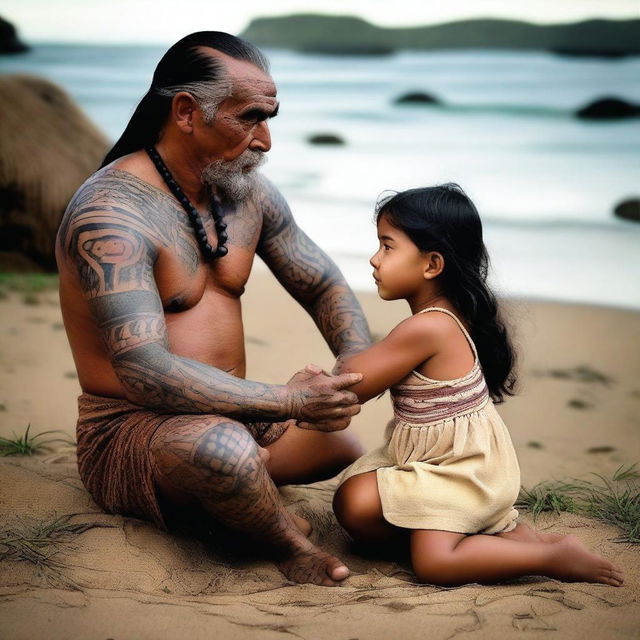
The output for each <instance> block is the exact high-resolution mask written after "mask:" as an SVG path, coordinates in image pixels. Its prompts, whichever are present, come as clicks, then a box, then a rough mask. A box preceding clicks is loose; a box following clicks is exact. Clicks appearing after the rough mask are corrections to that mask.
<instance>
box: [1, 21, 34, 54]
mask: <svg viewBox="0 0 640 640" xmlns="http://www.w3.org/2000/svg"><path fill="white" fill-rule="evenodd" d="M25 51H29V47H28V46H27V45H26V44H25V43H24V42H22V41H21V40H20V38H18V34H17V33H16V28H15V27H14V26H13V25H12V24H11V23H10V22H7V21H6V20H4V19H3V18H0V53H24V52H25Z"/></svg>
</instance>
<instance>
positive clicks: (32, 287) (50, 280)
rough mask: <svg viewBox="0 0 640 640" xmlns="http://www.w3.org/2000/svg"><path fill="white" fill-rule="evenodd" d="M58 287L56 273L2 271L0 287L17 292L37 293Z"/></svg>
mask: <svg viewBox="0 0 640 640" xmlns="http://www.w3.org/2000/svg"><path fill="white" fill-rule="evenodd" d="M57 288H58V274H56V273H0V289H1V290H5V291H13V292H15V293H24V294H37V293H42V292H43V291H53V290H55V289H57Z"/></svg>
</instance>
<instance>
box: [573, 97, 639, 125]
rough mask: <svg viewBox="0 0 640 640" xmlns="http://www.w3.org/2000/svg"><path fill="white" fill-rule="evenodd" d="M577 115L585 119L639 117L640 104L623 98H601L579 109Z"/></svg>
mask: <svg viewBox="0 0 640 640" xmlns="http://www.w3.org/2000/svg"><path fill="white" fill-rule="evenodd" d="M576 116H577V117H578V118H582V119H584V120H619V119H621V118H637V117H638V116H640V106H639V105H637V104H633V103H631V102H627V101H626V100H621V99H620V98H612V97H606V98H600V99H599V100H595V101H594V102H592V103H590V104H588V105H586V106H585V107H582V109H578V111H576Z"/></svg>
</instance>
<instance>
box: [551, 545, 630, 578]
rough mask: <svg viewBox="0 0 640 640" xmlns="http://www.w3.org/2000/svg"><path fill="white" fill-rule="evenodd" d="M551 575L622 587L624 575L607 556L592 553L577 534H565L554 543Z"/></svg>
mask: <svg viewBox="0 0 640 640" xmlns="http://www.w3.org/2000/svg"><path fill="white" fill-rule="evenodd" d="M554 547H555V549H554V558H553V561H552V563H553V564H552V569H551V571H550V573H549V575H550V576H551V577H552V578H557V579H558V580H565V581H567V582H599V583H602V584H608V585H611V586H612V587H620V586H622V583H623V582H624V575H623V573H622V571H620V569H618V568H617V567H615V566H614V565H613V564H612V563H611V562H609V561H608V560H607V559H606V558H603V557H602V556H599V555H597V554H595V553H592V552H591V551H589V549H587V547H585V545H584V544H583V543H582V542H581V541H580V540H579V539H578V538H576V537H575V536H565V537H564V538H563V539H562V540H560V541H558V542H556V543H555V544H554Z"/></svg>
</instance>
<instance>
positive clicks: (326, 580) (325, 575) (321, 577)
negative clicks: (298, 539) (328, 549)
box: [278, 542, 349, 587]
mask: <svg viewBox="0 0 640 640" xmlns="http://www.w3.org/2000/svg"><path fill="white" fill-rule="evenodd" d="M278 567H279V568H280V571H282V573H284V575H285V576H286V577H287V578H289V580H293V581H294V582H298V583H300V584H305V583H311V584H319V585H322V586H325V587H335V586H337V585H339V584H340V583H341V582H342V581H343V580H344V579H345V578H347V577H348V576H349V569H347V567H346V566H345V565H344V564H343V563H342V562H341V561H340V560H338V558H335V557H334V556H331V555H329V554H328V553H325V552H324V551H321V550H320V549H318V547H315V546H314V545H312V544H311V543H310V542H309V543H308V546H307V545H305V547H304V548H303V549H300V550H299V551H297V552H295V553H294V554H293V555H292V556H290V557H289V558H287V559H286V560H282V561H281V562H279V563H278Z"/></svg>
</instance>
